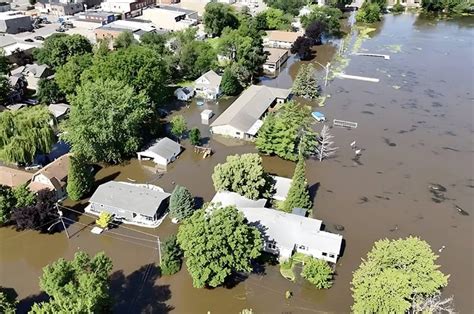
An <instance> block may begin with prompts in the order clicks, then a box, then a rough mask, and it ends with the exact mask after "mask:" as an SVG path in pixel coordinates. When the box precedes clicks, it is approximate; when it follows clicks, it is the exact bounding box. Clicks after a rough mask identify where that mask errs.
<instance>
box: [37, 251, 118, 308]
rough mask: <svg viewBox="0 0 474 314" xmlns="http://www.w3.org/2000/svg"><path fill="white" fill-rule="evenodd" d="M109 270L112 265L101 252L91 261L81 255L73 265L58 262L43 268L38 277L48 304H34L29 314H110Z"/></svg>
mask: <svg viewBox="0 0 474 314" xmlns="http://www.w3.org/2000/svg"><path fill="white" fill-rule="evenodd" d="M111 270H112V261H111V260H110V258H108V257H107V256H106V255H105V254H104V253H103V252H101V253H98V254H97V255H96V256H94V257H93V258H91V257H90V256H89V255H88V254H87V253H85V252H81V251H80V252H77V253H76V254H75V255H74V259H73V260H72V261H67V260H64V259H63V258H60V259H59V260H57V261H56V262H54V263H52V264H50V265H48V266H46V267H45V268H43V275H42V276H41V277H40V287H41V289H42V290H43V291H44V292H46V293H47V294H48V295H49V296H50V300H49V301H45V302H41V303H36V304H34V305H33V307H32V309H31V311H30V313H34V314H40V313H41V314H43V313H107V312H109V311H110V306H111V299H110V296H109V283H108V280H107V279H108V276H109V274H110V271H111Z"/></svg>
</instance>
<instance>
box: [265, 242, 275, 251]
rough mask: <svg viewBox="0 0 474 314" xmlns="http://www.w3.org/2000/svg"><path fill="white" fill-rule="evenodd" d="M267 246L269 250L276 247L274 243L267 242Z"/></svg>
mask: <svg viewBox="0 0 474 314" xmlns="http://www.w3.org/2000/svg"><path fill="white" fill-rule="evenodd" d="M267 247H268V248H269V249H271V250H274V249H276V245H275V243H267Z"/></svg>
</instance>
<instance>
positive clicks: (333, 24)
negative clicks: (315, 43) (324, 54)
mask: <svg viewBox="0 0 474 314" xmlns="http://www.w3.org/2000/svg"><path fill="white" fill-rule="evenodd" d="M341 18H342V12H341V10H339V9H337V8H331V7H328V6H319V5H316V6H312V8H311V12H310V13H309V14H308V15H304V16H302V17H301V23H302V24H303V27H304V28H307V27H308V26H309V25H310V24H311V23H313V22H315V21H318V22H320V23H323V24H324V25H325V27H324V33H323V34H324V36H336V35H338V34H339V33H340V30H341V23H340V19H341Z"/></svg>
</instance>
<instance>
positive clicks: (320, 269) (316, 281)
mask: <svg viewBox="0 0 474 314" xmlns="http://www.w3.org/2000/svg"><path fill="white" fill-rule="evenodd" d="M332 273H333V271H332V269H331V267H330V266H329V265H328V263H327V262H326V261H323V260H320V259H316V258H310V259H307V260H305V263H304V266H303V271H302V272H301V277H303V278H304V279H306V280H308V281H309V282H310V283H312V284H313V285H314V286H316V288H318V289H329V288H331V286H332Z"/></svg>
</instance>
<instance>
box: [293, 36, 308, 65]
mask: <svg viewBox="0 0 474 314" xmlns="http://www.w3.org/2000/svg"><path fill="white" fill-rule="evenodd" d="M312 47H313V40H311V39H310V38H308V37H305V36H298V38H296V40H295V42H294V43H293V44H292V45H291V49H290V51H291V53H295V54H297V55H298V57H299V58H300V59H301V60H308V59H310V58H311V57H312V55H313V52H312V50H311V48H312Z"/></svg>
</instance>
